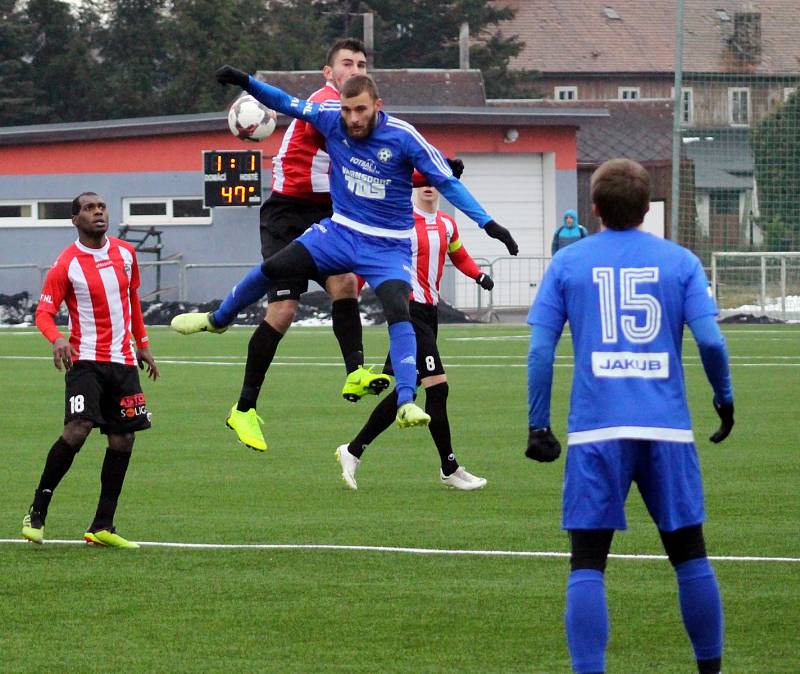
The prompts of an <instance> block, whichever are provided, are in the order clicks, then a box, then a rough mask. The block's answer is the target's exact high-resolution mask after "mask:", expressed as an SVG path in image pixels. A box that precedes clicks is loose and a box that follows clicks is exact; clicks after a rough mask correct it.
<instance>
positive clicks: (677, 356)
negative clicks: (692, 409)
mask: <svg viewBox="0 0 800 674" xmlns="http://www.w3.org/2000/svg"><path fill="white" fill-rule="evenodd" d="M632 260H635V261H636V262H635V264H636V266H631V261H632ZM717 313H718V312H717V307H716V304H715V303H714V301H713V299H712V298H711V293H710V289H709V285H708V280H707V278H706V275H705V272H704V271H703V268H702V266H701V264H700V261H699V260H698V259H697V257H696V256H695V255H694V254H692V253H691V252H690V251H688V250H686V249H685V248H682V247H680V246H678V245H676V244H674V243H671V242H669V241H664V240H663V239H659V238H657V237H655V236H653V235H651V234H647V233H645V232H642V231H640V230H638V229H631V230H626V231H614V230H606V231H603V232H601V233H599V234H596V235H594V236H591V237H588V238H586V239H583V240H581V241H579V242H578V243H575V244H574V245H572V246H569V247H568V248H565V249H564V250H561V251H559V252H558V253H557V254H556V255H555V256H554V257H553V260H552V262H551V264H550V266H549V267H548V269H547V272H546V273H545V275H544V279H543V280H542V284H541V286H540V288H539V291H538V293H537V295H536V300H535V301H534V304H533V306H532V307H531V310H530V313H529V315H528V323H530V324H531V325H533V326H536V325H540V326H544V327H547V328H550V329H552V330H555V331H556V332H557V333H560V332H561V330H562V329H563V326H564V323H565V322H566V320H567V317H568V316H569V324H570V331H571V333H572V344H573V349H574V352H575V370H574V376H573V382H572V396H571V399H570V412H569V422H568V425H569V433H570V437H569V441H570V444H575V443H581V442H599V441H603V440H611V439H618V438H639V439H643V440H664V441H669V442H691V441H692V432H691V420H690V416H689V409H688V405H687V401H686V389H685V383H684V376H683V368H682V365H681V340H682V337H683V326H684V324H685V323H689V322H691V321H693V320H695V319H697V318H701V317H703V316H713V315H716V314H717Z"/></svg>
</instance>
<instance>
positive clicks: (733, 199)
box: [709, 190, 739, 215]
mask: <svg viewBox="0 0 800 674" xmlns="http://www.w3.org/2000/svg"><path fill="white" fill-rule="evenodd" d="M709 203H710V207H711V213H712V214H713V215H738V214H739V190H713V191H712V192H711V193H710V201H709Z"/></svg>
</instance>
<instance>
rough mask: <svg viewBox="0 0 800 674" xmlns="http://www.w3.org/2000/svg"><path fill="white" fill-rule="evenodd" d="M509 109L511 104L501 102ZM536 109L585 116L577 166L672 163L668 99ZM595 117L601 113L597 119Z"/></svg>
mask: <svg viewBox="0 0 800 674" xmlns="http://www.w3.org/2000/svg"><path fill="white" fill-rule="evenodd" d="M503 103H504V104H505V105H511V101H503ZM536 104H537V106H538V107H539V109H543V110H552V111H556V110H559V109H562V108H563V109H564V110H565V111H569V112H570V114H575V112H576V111H579V110H580V111H583V112H584V113H595V114H594V115H587V116H586V117H585V118H584V119H583V120H582V121H581V123H580V128H579V129H578V164H589V165H598V164H602V163H603V162H604V161H606V160H607V159H612V158H614V157H626V158H628V159H635V160H636V161H638V162H665V161H671V160H672V108H673V102H672V100H669V99H661V98H659V99H644V100H642V99H639V100H630V101H628V100H626V101H620V100H610V101H555V100H551V99H548V100H540V101H536ZM596 113H600V114H599V115H598V114H596Z"/></svg>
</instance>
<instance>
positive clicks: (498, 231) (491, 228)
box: [436, 176, 519, 255]
mask: <svg viewBox="0 0 800 674" xmlns="http://www.w3.org/2000/svg"><path fill="white" fill-rule="evenodd" d="M436 188H437V189H438V190H439V191H440V192H441V193H442V194H443V195H444V196H445V198H446V199H447V200H448V201H449V202H450V203H451V204H453V206H455V207H456V208H458V209H459V210H461V211H463V212H464V213H466V214H467V215H468V216H469V217H470V218H472V219H473V220H474V221H475V222H477V223H478V226H479V227H480V228H481V229H483V230H484V231H485V232H486V233H487V234H488V235H489V236H490V237H492V238H493V239H497V240H498V241H500V242H501V243H502V244H503V245H504V246H505V247H506V249H507V250H508V252H509V254H510V255H516V254H517V253H519V246H518V245H517V242H516V241H514V237H513V236H511V232H509V231H508V230H507V229H506V228H505V227H503V226H501V225H499V224H498V223H496V222H495V221H494V220H492V216H490V215H489V214H488V213H487V212H486V211H485V210H484V209H483V206H481V205H480V204H479V203H478V201H477V200H476V199H475V197H474V196H472V193H471V192H470V191H469V190H468V189H467V188H466V187H464V185H463V184H462V183H461V182H460V181H458V180H456V178H455V177H454V176H450V177H449V178H447V179H445V180H443V181H442V182H440V183H439V184H438V185H436Z"/></svg>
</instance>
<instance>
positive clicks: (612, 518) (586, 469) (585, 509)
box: [562, 440, 705, 531]
mask: <svg viewBox="0 0 800 674" xmlns="http://www.w3.org/2000/svg"><path fill="white" fill-rule="evenodd" d="M632 482H636V485H637V486H638V488H639V493H640V494H641V495H642V498H643V499H644V502H645V505H646V506H647V510H648V512H649V513H650V516H651V517H652V518H653V521H654V522H655V523H656V525H657V526H658V528H659V529H661V530H662V531H675V530H676V529H682V528H684V527H688V526H694V525H697V524H701V523H702V522H703V521H704V520H705V508H704V506H703V481H702V478H701V477H700V464H699V462H698V459H697V450H696V449H695V446H694V443H691V442H662V441H656V440H607V441H603V442H596V443H587V444H580V445H571V446H570V447H569V449H568V451H567V465H566V469H565V472H564V496H563V514H562V527H563V528H564V529H626V528H627V522H626V520H625V499H626V498H627V496H628V491H630V488H631V483H632Z"/></svg>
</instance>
